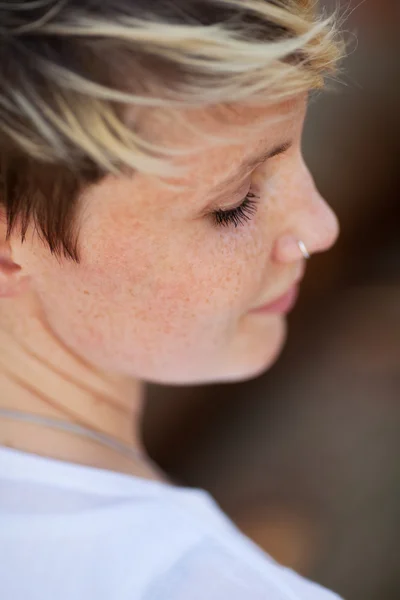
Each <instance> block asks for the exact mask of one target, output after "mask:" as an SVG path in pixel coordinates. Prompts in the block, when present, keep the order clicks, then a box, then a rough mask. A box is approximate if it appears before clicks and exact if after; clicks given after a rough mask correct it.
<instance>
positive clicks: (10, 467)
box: [0, 448, 340, 600]
mask: <svg viewBox="0 0 400 600" xmlns="http://www.w3.org/2000/svg"><path fill="white" fill-rule="evenodd" d="M0 597H1V600H335V599H336V600H340V599H339V597H338V596H336V595H335V594H333V593H331V592H328V591H326V590H324V589H323V588H321V587H320V586H318V585H316V584H313V583H311V582H309V581H307V580H305V579H303V578H302V577H300V576H299V575H297V574H295V573H294V572H293V571H291V570H289V569H286V568H284V567H282V566H280V565H278V564H277V563H275V562H274V561H273V560H272V559H271V558H270V557H269V556H267V555H266V554H265V553H264V552H263V551H261V549H259V548H258V547H257V546H256V545H255V544H253V543H252V542H251V541H250V540H249V539H248V538H246V537H245V536H244V535H243V534H241V533H240V532H239V531H238V530H237V529H236V527H235V526H234V525H233V524H232V523H231V522H230V521H229V520H228V518H227V517H226V516H225V515H224V514H223V513H222V512H221V510H220V509H219V508H218V506H217V505H216V503H215V502H214V500H212V498H211V497H210V496H209V495H208V494H207V493H206V492H204V491H202V490H197V489H194V490H193V489H185V488H179V487H175V486H172V485H168V484H164V483H158V482H154V481H149V480H145V479H140V478H138V477H132V476H129V475H123V474H119V473H113V472H111V471H106V470H101V469H94V468H91V467H85V466H80V465H75V464H70V463H64V462H62V461H58V460H53V459H47V458H43V457H39V456H36V455H33V454H27V453H24V452H19V451H15V450H10V449H7V448H0Z"/></svg>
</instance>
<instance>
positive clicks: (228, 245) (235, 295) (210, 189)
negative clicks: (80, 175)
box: [17, 98, 338, 383]
mask: <svg viewBox="0 0 400 600" xmlns="http://www.w3.org/2000/svg"><path fill="white" fill-rule="evenodd" d="M304 115H305V100H304V98H299V99H298V100H296V101H293V102H290V103H285V104H282V105H280V106H278V107H274V108H271V107H269V108H265V107H264V108H255V107H253V108H249V107H247V108H242V109H240V108H237V110H235V111H231V112H230V113H229V117H227V120H226V123H228V122H229V125H230V126H231V125H235V120H236V122H237V124H240V125H242V124H244V123H245V122H247V121H248V122H249V123H253V124H254V123H256V122H257V120H258V119H259V125H258V126H257V127H253V128H252V129H251V130H249V131H246V133H244V132H243V134H241V141H240V143H238V142H237V140H236V141H235V143H234V144H232V143H230V144H228V143H227V145H226V146H224V147H221V146H219V147H218V146H217V147H215V146H214V147H213V146H211V144H210V143H209V145H208V147H207V146H205V147H203V148H201V149H199V150H198V152H197V151H196V152H195V153H193V154H192V153H190V154H188V157H187V159H186V163H187V165H188V167H189V168H188V172H187V176H186V177H185V186H182V189H181V190H179V191H177V190H176V189H170V188H167V187H166V186H165V185H163V183H161V182H160V181H157V180H156V179H154V178H151V177H149V176H144V175H139V174H137V175H135V176H132V177H119V178H115V177H108V178H107V179H106V180H104V181H103V182H101V183H100V184H99V185H97V186H95V187H93V188H92V189H90V190H89V191H88V192H87V193H86V194H85V195H84V196H83V197H82V202H81V206H80V208H79V214H78V215H77V218H78V223H79V228H80V255H81V261H80V263H79V264H76V263H73V262H70V261H66V260H65V261H63V262H62V263H61V264H60V261H59V260H57V259H56V258H54V257H52V256H51V255H50V254H49V252H48V250H47V249H45V248H44V247H43V245H42V244H41V243H40V242H39V240H37V239H36V241H35V240H34V241H32V242H30V243H29V244H28V243H26V244H24V245H20V246H19V247H18V250H17V252H18V262H19V263H20V264H21V266H22V267H23V269H25V273H28V274H29V276H30V280H31V285H32V287H33V290H34V292H35V293H36V294H37V296H38V298H39V301H40V303H41V305H42V308H43V314H44V315H45V318H46V320H47V323H48V325H49V326H50V327H51V329H52V330H53V332H54V333H55V334H56V335H57V336H58V337H59V338H60V339H61V340H62V341H63V342H64V343H65V344H67V346H69V347H70V348H71V349H72V350H74V351H75V352H77V353H78V354H80V355H81V356H83V357H85V359H87V360H89V361H90V362H92V363H94V364H96V365H97V366H99V367H102V368H105V369H107V370H109V371H117V372H119V373H124V374H128V375H132V376H135V377H139V378H143V379H146V380H149V381H157V382H166V383H191V382H210V381H224V380H225V381H232V380H239V379H243V378H247V377H251V376H254V375H256V374H258V373H260V372H262V371H263V370H264V369H266V368H267V367H268V366H270V365H271V363H272V362H273V361H274V360H275V358H276V357H277V355H278V353H279V351H280V349H281V347H282V344H283V341H284V337H285V315H284V314H283V313H282V312H279V309H276V310H275V311H273V312H262V311H261V312H257V310H254V309H257V308H259V307H261V306H263V305H266V304H270V303H271V302H273V301H274V300H275V299H277V298H278V297H280V296H282V295H283V294H285V293H286V292H287V290H288V289H289V288H290V287H291V286H292V285H293V283H294V282H295V280H297V279H298V278H299V276H301V273H302V271H303V267H304V264H303V263H304V260H303V257H302V254H301V252H300V250H299V248H298V246H297V244H296V240H298V239H302V240H303V241H304V243H305V244H306V246H307V248H308V250H309V251H310V253H312V252H316V251H321V250H325V249H327V248H329V247H330V246H331V245H332V244H333V243H334V241H335V239H336V237H337V233H338V225H337V221H336V218H335V217H334V215H333V213H332V212H331V210H330V209H329V207H328V206H327V205H326V204H325V202H324V200H323V199H322V198H321V197H320V196H319V194H318V192H317V190H316V189H315V187H314V184H313V181H312V179H311V176H310V174H309V172H308V170H307V168H306V166H305V164H304V162H303V159H302V155H301V149H300V141H301V133H302V127H303V121H304ZM206 117H207V115H206V113H203V114H202V115H201V114H200V113H198V114H197V116H195V113H193V114H192V116H191V119H192V124H195V125H196V126H199V127H200V128H203V129H204V128H209V129H210V131H211V132H212V133H215V134H216V135H219V134H221V133H223V130H224V127H225V126H226V123H222V121H221V123H220V124H217V122H215V121H214V120H212V121H211V120H210V121H209V120H208V119H207V118H206ZM195 121H197V122H195ZM210 123H213V124H212V125H211V124H210ZM153 129H154V131H153V132H152V134H155V133H157V138H158V139H159V141H166V140H173V142H174V143H175V142H176V143H178V144H180V143H188V140H190V139H191V138H190V135H193V134H190V132H189V131H185V130H184V129H182V130H180V129H179V128H177V127H176V126H175V128H171V127H168V124H167V125H165V124H164V125H161V124H159V125H157V126H156V125H155V124H154V123H153ZM177 129H178V131H177ZM230 131H231V133H232V129H230ZM237 131H240V130H237ZM193 143H194V142H193ZM189 147H190V142H189ZM285 148H286V149H285ZM275 152H278V154H277V155H276V156H271V158H267V159H265V155H266V154H269V153H270V154H272V153H275ZM262 156H264V158H260V162H256V163H255V164H254V165H253V166H251V167H249V168H247V169H245V170H243V168H242V167H243V164H244V163H246V162H248V161H251V160H252V159H254V158H256V157H262ZM254 196H257V198H256V197H254ZM246 198H247V200H245V205H244V206H242V208H241V209H239V212H237V211H236V209H237V207H239V206H240V205H242V204H243V201H244V199H246ZM222 211H225V213H223V212H222ZM226 211H228V212H226Z"/></svg>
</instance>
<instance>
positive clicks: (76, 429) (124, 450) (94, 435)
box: [0, 408, 151, 462]
mask: <svg viewBox="0 0 400 600" xmlns="http://www.w3.org/2000/svg"><path fill="white" fill-rule="evenodd" d="M0 417H4V418H6V419H13V420H14V419H15V420H17V421H24V422H26V423H34V424H35V425H45V426H46V427H50V428H51V429H58V430H60V431H65V432H67V433H74V434H75V435H79V436H81V437H86V438H89V439H91V440H93V441H94V442H98V443H99V444H102V445H103V446H107V447H108V448H111V450H114V451H115V452H119V453H120V454H123V455H124V456H126V457H128V458H131V459H133V460H138V461H140V462H151V461H150V460H149V459H146V457H145V455H144V454H142V452H139V450H135V449H134V448H131V447H130V446H128V445H127V444H123V443H122V442H119V441H117V440H115V439H114V438H112V437H110V436H108V435H106V434H104V433H100V432H98V431H92V430H91V429H89V428H87V427H83V426H82V425H77V424H76V423H67V422H66V421H60V420H57V419H51V418H49V417H42V416H40V415H35V414H32V413H25V412H22V411H18V410H9V409H7V408H0Z"/></svg>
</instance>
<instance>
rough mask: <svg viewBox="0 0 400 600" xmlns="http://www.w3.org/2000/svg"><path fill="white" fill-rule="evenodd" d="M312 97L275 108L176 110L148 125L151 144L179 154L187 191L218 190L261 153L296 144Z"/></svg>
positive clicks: (240, 106)
mask: <svg viewBox="0 0 400 600" xmlns="http://www.w3.org/2000/svg"><path fill="white" fill-rule="evenodd" d="M305 108H306V97H305V96H301V97H297V98H296V99H293V100H290V101H286V102H284V103H282V104H279V105H274V106H271V105H269V106H266V105H263V106H260V105H258V106H249V105H247V106H246V105H240V104H234V105H229V106H217V107H212V108H206V109H192V110H185V111H170V112H168V113H163V114H159V115H157V116H156V117H155V118H152V119H151V121H150V120H149V121H147V122H146V124H145V135H146V138H147V139H149V140H150V141H152V142H154V143H156V144H160V145H162V146H165V147H166V148H171V149H173V150H174V151H175V150H178V152H179V156H177V157H176V158H174V160H176V161H177V164H182V165H184V166H185V167H187V176H183V177H182V178H180V183H182V181H183V180H184V184H185V187H186V186H189V188H190V187H196V188H198V186H199V183H201V184H203V183H204V184H205V185H207V186H209V187H210V186H215V185H218V183H219V182H220V181H222V180H223V179H225V178H227V177H229V176H230V175H234V173H235V170H236V169H237V168H238V166H239V165H240V164H241V163H242V162H244V161H245V160H246V159H247V158H249V157H250V156H252V155H254V154H256V153H257V152H258V151H260V153H262V152H263V151H266V150H268V149H272V148H273V146H275V145H277V144H282V143H283V142H286V141H289V140H293V139H294V138H295V137H296V136H297V135H298V134H300V133H301V127H302V123H303V120H304V114H305Z"/></svg>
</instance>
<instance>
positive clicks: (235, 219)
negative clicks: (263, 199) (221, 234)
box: [213, 192, 259, 228]
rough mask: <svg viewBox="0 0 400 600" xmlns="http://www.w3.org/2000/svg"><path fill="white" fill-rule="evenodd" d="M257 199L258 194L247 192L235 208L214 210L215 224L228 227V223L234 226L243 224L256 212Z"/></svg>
mask: <svg viewBox="0 0 400 600" xmlns="http://www.w3.org/2000/svg"><path fill="white" fill-rule="evenodd" d="M258 200H259V196H256V195H255V194H253V193H252V192H249V193H248V194H247V195H246V197H245V198H244V199H243V201H242V203H241V204H240V205H239V206H237V207H236V208H230V209H229V210H217V211H215V212H214V213H213V216H214V219H215V223H216V225H217V226H218V227H229V226H230V225H233V226H234V227H235V228H236V227H239V226H241V225H245V224H246V223H247V222H248V221H250V220H251V219H252V217H253V216H254V215H255V213H256V212H257V206H258Z"/></svg>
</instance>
